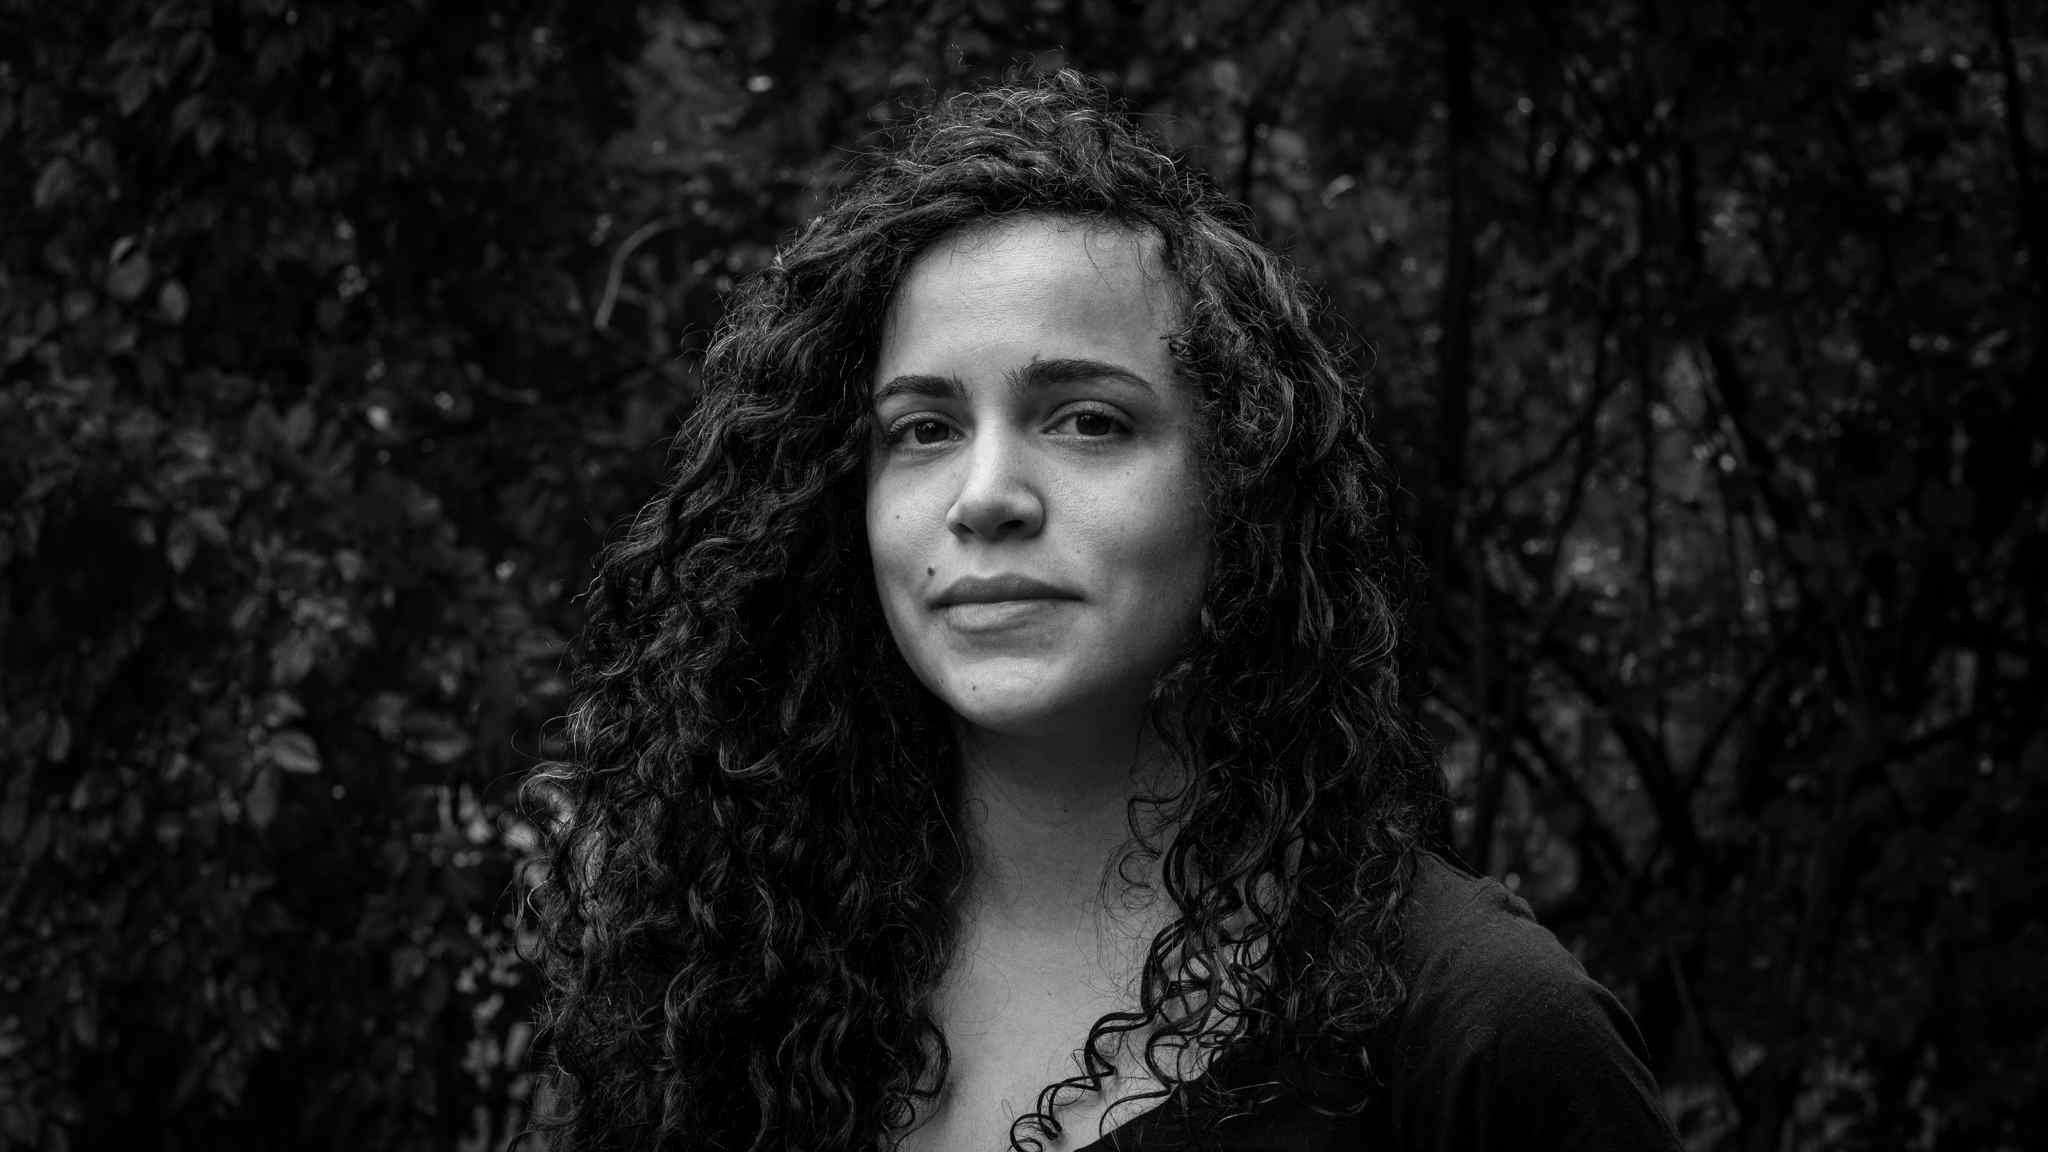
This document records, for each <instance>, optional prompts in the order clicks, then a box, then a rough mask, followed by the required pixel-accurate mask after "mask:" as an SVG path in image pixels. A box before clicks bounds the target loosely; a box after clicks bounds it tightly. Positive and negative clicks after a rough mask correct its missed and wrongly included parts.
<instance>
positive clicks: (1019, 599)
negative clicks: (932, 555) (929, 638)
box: [931, 575, 1081, 611]
mask: <svg viewBox="0 0 2048 1152" xmlns="http://www.w3.org/2000/svg"><path fill="white" fill-rule="evenodd" d="M1080 598H1081V597H1080V595H1079V594H1077V593H1075V592H1073V591H1071V590H1069V589H1066V588H1062V587H1060V586H1058V585H1056V584H1049V583H1047V582H1045V581H1043V580H1038V579H1034V578H1032V577H1030V576H1014V575H1012V576H968V577H965V578H963V579H960V580H955V581H954V582H953V583H951V584H949V585H947V586H946V587H945V588H944V589H943V590H941V591H940V592H939V594H938V595H937V596H935V597H933V598H932V602H931V605H932V607H933V608H934V609H936V610H939V611H945V610H947V609H952V608H962V607H969V606H974V605H998V604H1012V605H1014V604H1029V603H1037V602H1058V601H1062V600H1079V599H1080Z"/></svg>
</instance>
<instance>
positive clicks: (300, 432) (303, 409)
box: [284, 400, 313, 448]
mask: <svg viewBox="0 0 2048 1152" xmlns="http://www.w3.org/2000/svg"><path fill="white" fill-rule="evenodd" d="M312 435H313V406H312V405H311V404H308V403H306V402H305V401H303V400H301V401H299V402H298V403H297V404H294V405H293V406H292V410H291V412H290V413H288V414H287V415H286V416H285V418H284V438H285V443H287V444H290V445H291V446H292V447H294V448H303V447H305V444H306V440H307V438H309V437H310V436H312Z"/></svg>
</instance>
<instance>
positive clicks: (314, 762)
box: [270, 728, 320, 775]
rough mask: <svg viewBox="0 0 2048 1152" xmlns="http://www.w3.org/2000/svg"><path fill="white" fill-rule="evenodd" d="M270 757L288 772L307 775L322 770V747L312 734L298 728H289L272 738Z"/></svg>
mask: <svg viewBox="0 0 2048 1152" xmlns="http://www.w3.org/2000/svg"><path fill="white" fill-rule="evenodd" d="M270 758H271V759H272V760H275V761H276V762H277V766H278V767H280V768H282V769H284V770H285V771H287V772H295V773H298V774H300V775H307V774H310V773H314V772H318V771H320V749H319V748H318V747H317V746H316V745H315V744H314V743H313V738H312V737H311V736H308V735H306V734H305V733H304V732H301V731H299V730H298V729H296V728H287V729H285V730H284V731H282V732H279V733H278V734H277V735H275V736H272V737H271V738H270Z"/></svg>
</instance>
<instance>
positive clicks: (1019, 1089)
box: [900, 953, 1199, 1152]
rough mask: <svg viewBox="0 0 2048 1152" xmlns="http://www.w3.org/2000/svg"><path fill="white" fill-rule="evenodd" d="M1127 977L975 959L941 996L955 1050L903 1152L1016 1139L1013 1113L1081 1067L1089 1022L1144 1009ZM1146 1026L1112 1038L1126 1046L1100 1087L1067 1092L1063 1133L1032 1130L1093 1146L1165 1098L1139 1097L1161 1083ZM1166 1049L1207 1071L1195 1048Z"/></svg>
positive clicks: (944, 1024)
mask: <svg viewBox="0 0 2048 1152" xmlns="http://www.w3.org/2000/svg"><path fill="white" fill-rule="evenodd" d="M997 955H1000V953H998V954H997ZM1133 971H1134V970H1133ZM1119 983H1120V982H1119V981H1117V980H1115V979H1114V978H1112V977H1111V976H1110V975H1109V974H1108V971H1107V970H1106V969H1105V968H1104V967H1103V966H1102V965H1100V964H1093V965H1091V964H1083V963H1076V962H1073V961H1071V960H1068V961H1064V962H1060V963H1056V964H1048V965H1033V964H1030V963H1028V962H1022V963H1020V962H1014V961H1012V962H1004V961H1002V960H995V959H991V958H990V956H989V954H988V953H983V954H982V955H980V956H979V957H976V958H974V959H972V960H970V962H968V963H967V964H965V965H964V966H963V967H962V969H961V970H960V971H959V972H957V973H956V974H955V976H954V977H953V978H952V979H949V981H948V982H947V984H946V986H945V987H943V988H942V989H941V990H940V992H939V993H938V995H937V996H935V998H934V1000H933V1013H934V1015H935V1016H936V1018H937V1020H938V1023H939V1026H940V1027H941V1028H943V1029H944V1030H945V1033H946V1040H947V1043H948V1045H949V1046H950V1048H951V1051H952V1065H951V1070H950V1073H949V1075H948V1077H947V1082H946V1084H945V1086H944V1089H943V1091H942V1093H941V1095H940V1097H939V1099H938V1100H937V1101H936V1102H935V1103H934V1104H931V1105H926V1106H924V1108H923V1109H922V1110H921V1111H920V1113H919V1118H918V1122H917V1124H916V1125H915V1126H914V1127H913V1128H912V1130H911V1131H910V1132H909V1133H908V1135H907V1136H906V1137H905V1138H904V1140H903V1142H902V1144H901V1145H900V1148H901V1149H902V1152H1004V1150H1006V1149H1008V1148H1009V1147H1010V1125H1011V1122H1012V1121H1014V1120H1015V1119H1016V1118H1017V1117H1019V1116H1023V1115H1026V1114H1028V1113H1030V1112H1033V1111H1036V1110H1037V1108H1038V1094H1039V1093H1040V1092H1041V1091H1042V1090H1044V1089H1045V1088H1046V1087H1047V1086H1049V1085H1051V1084H1055V1083H1057V1082H1059V1081H1060V1080H1064V1079H1066V1078H1068V1077H1071V1076H1076V1075H1079V1074H1080V1071H1081V1066H1080V1064H1079V1062H1078V1061H1077V1060H1076V1059H1075V1056H1074V1054H1075V1052H1076V1051H1077V1050H1079V1049H1080V1048H1081V1047H1082V1046H1083V1045H1084V1044H1085V1043H1086V1041H1087V1036H1088V1028H1089V1026H1090V1025H1092V1024H1094V1023H1095V1021H1096V1020H1098V1019H1100V1018H1101V1017H1102V1016H1103V1015H1105V1014H1107V1013H1109V1012H1112V1011H1123V1012H1129V1011H1135V1010H1136V1009H1137V1004H1138V998H1137V994H1136V990H1135V986H1134V984H1132V983H1131V982H1130V981H1129V979H1128V977H1127V978H1126V979H1125V980H1124V981H1122V982H1121V983H1122V984H1123V986H1122V987H1118V986H1117V985H1118V984H1119ZM1146 1035H1148V1031H1147V1030H1146V1029H1140V1030H1138V1031H1135V1032H1132V1033H1130V1034H1129V1035H1128V1036H1126V1037H1118V1036H1111V1037H1109V1038H1108V1039H1107V1041H1106V1043H1105V1046H1106V1047H1111V1048H1115V1047H1116V1046H1117V1045H1119V1044H1121V1045H1122V1047H1121V1048H1117V1050H1116V1051H1115V1052H1114V1054H1113V1057H1112V1058H1113V1060H1114V1061H1115V1064H1116V1069H1117V1070H1116V1073H1115V1074H1113V1075H1111V1076H1109V1077H1106V1078H1105V1079H1104V1081H1103V1090H1102V1091H1101V1092H1086V1093H1080V1092H1079V1091H1078V1090H1075V1089H1067V1090H1063V1091H1062V1092H1061V1093H1060V1094H1059V1099H1060V1101H1061V1107H1060V1108H1059V1110H1058V1112H1057V1114H1056V1118H1057V1119H1058V1121H1059V1123H1060V1126H1061V1129H1062V1132H1061V1135H1060V1137H1059V1138H1058V1139H1056V1140H1054V1139H1047V1138H1045V1137H1042V1136H1038V1135H1037V1132H1036V1129H1035V1128H1034V1129H1031V1130H1028V1134H1030V1135H1032V1136H1034V1137H1036V1138H1037V1139H1039V1140H1040V1141H1041V1142H1042V1143H1043V1144H1044V1145H1045V1152H1073V1150H1075V1149H1079V1148H1084V1147H1086V1146H1087V1145H1088V1144H1090V1143H1093V1142H1094V1141H1095V1140H1096V1139H1097V1137H1098V1135H1100V1133H1102V1132H1107V1131H1109V1130H1110V1129H1112V1128H1115V1127H1118V1126H1121V1125H1122V1124H1125V1123H1128V1122H1129V1121H1131V1120H1132V1119H1135V1118H1136V1117H1138V1116H1140V1115H1142V1114H1144V1113H1145V1112H1147V1111H1150V1110H1151V1109H1152V1108H1155V1107H1157V1106H1158V1105H1159V1104H1160V1103H1161V1102H1162V1100H1163V1099H1164V1098H1163V1097H1159V1096H1153V1097H1149V1098H1138V1099H1133V1098H1134V1097H1144V1094H1145V1093H1148V1092H1156V1091H1158V1090H1159V1088H1160V1087H1161V1084H1160V1082H1159V1081H1158V1080H1157V1079H1156V1078H1154V1077H1153V1076H1151V1075H1150V1073H1149V1072H1147V1070H1146V1069H1145V1066H1144V1061H1143V1059H1142V1056H1141V1055H1140V1053H1142V1051H1143V1039H1144V1037H1145V1036H1146ZM1157 1058H1158V1059H1159V1061H1160V1063H1161V1064H1162V1065H1163V1066H1164V1067H1165V1068H1166V1069H1167V1070H1168V1071H1170V1072H1172V1073H1174V1074H1175V1075H1177V1076H1180V1077H1182V1078H1188V1077H1192V1076H1194V1075H1197V1074H1199V1066H1198V1065H1197V1063H1196V1057H1195V1056H1194V1055H1193V1054H1192V1053H1190V1054H1188V1055H1187V1056H1186V1057H1185V1058H1184V1059H1179V1060H1178V1061H1177V1053H1176V1052H1175V1051H1174V1050H1173V1049H1172V1048H1170V1047H1169V1046H1168V1044H1167V1043H1166V1042H1162V1043H1161V1045H1160V1048H1159V1051H1158V1054H1157ZM1177 1063H1178V1066H1176V1064H1177ZM1112 1113H1113V1114H1112ZM1105 1115H1108V1116H1109V1122H1108V1123H1106V1124H1105V1123H1104V1122H1103V1121H1104V1117H1105Z"/></svg>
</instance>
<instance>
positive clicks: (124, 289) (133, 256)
mask: <svg viewBox="0 0 2048 1152" xmlns="http://www.w3.org/2000/svg"><path fill="white" fill-rule="evenodd" d="M147 287H149V253H147V252H143V251H140V250H137V251H135V252H132V253H129V254H128V255H127V256H126V258H125V259H124V258H120V257H117V258H116V260H115V264H114V266H113V268H112V269H111V270H109V271H108V273H107V293H108V295H110V296H112V297H113V298H114V299H116V300H121V301H128V300H133V299H135V298H136V297H138V296H140V295H142V290H143V289H144V288H147Z"/></svg>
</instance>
